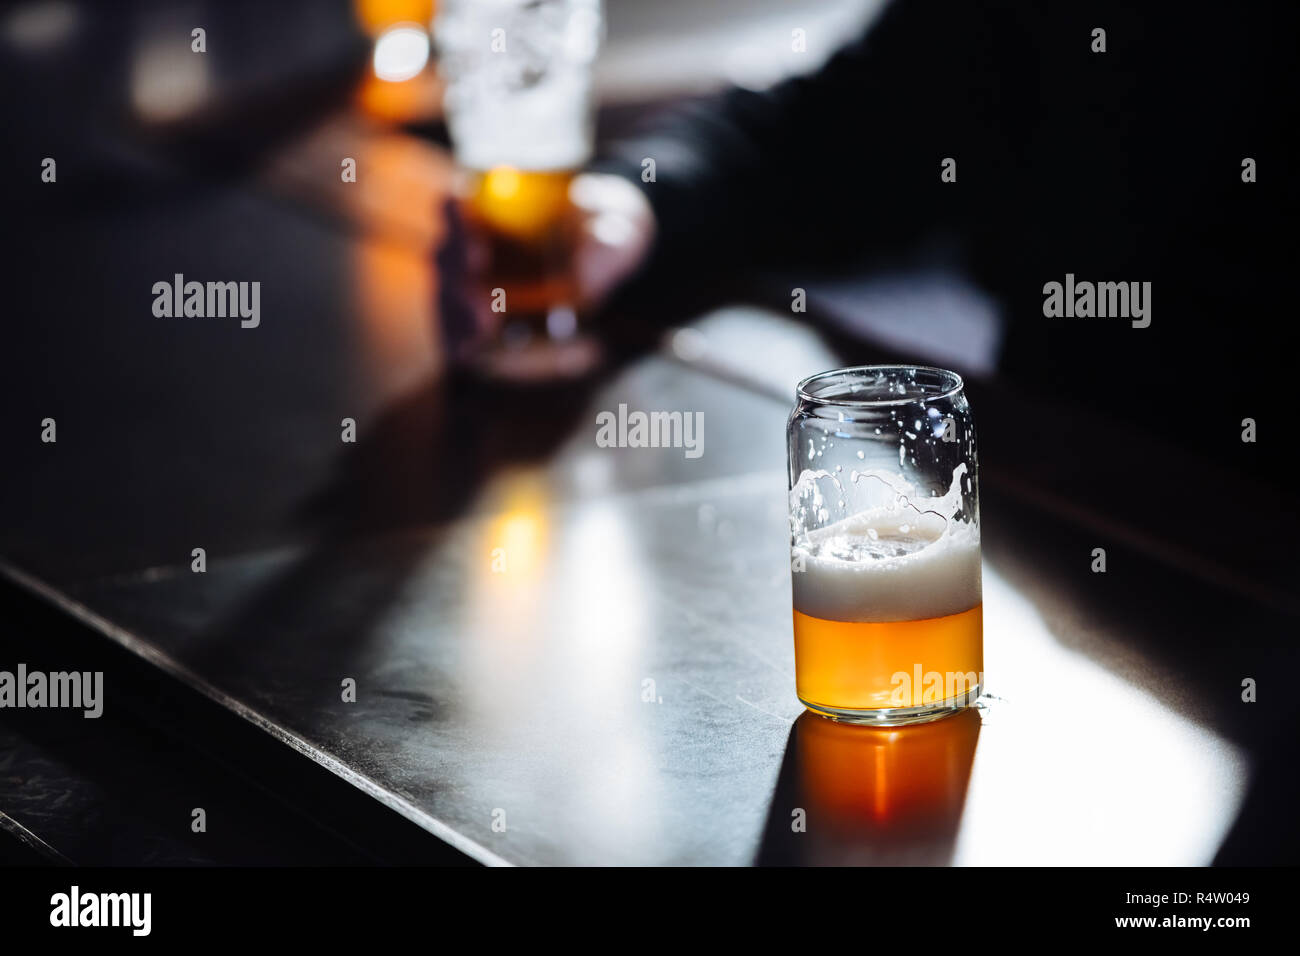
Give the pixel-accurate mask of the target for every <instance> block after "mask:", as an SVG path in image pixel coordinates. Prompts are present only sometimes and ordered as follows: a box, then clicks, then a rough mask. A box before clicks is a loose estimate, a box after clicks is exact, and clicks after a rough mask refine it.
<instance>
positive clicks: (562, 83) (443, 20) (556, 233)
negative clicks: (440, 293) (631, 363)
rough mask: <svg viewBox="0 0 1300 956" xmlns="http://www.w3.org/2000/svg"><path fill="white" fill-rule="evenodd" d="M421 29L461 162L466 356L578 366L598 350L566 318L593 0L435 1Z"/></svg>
mask: <svg viewBox="0 0 1300 956" xmlns="http://www.w3.org/2000/svg"><path fill="white" fill-rule="evenodd" d="M434 30H435V39H436V43H437V48H438V55H439V69H440V70H441V72H442V74H443V79H444V82H445V83H446V93H445V96H444V110H445V113H446V118H447V126H448V130H449V131H450V134H451V139H452V144H453V150H454V152H455V156H456V160H457V163H458V164H459V166H460V167H461V170H462V175H461V177H460V181H459V183H458V186H457V189H456V198H457V206H458V209H457V214H458V217H459V219H460V221H461V222H462V223H463V225H464V226H465V233H464V234H463V235H462V236H458V239H459V241H464V242H465V243H466V245H467V249H466V251H465V255H464V260H463V261H464V265H465V268H466V269H467V270H468V271H469V273H470V274H469V276H468V280H469V281H468V283H467V284H466V286H465V289H464V291H465V294H466V295H468V296H469V297H471V299H472V311H473V313H474V316H475V318H474V322H475V324H476V330H475V331H476V337H477V341H476V344H475V348H474V351H473V356H472V361H473V363H474V364H475V366H476V367H478V368H479V369H480V370H482V371H484V372H486V373H487V374H489V375H492V376H496V377H506V378H514V379H545V378H553V377H557V376H566V375H575V374H581V373H583V372H585V371H587V370H588V369H589V368H591V366H593V365H594V364H595V363H596V361H597V359H598V358H599V350H598V349H597V347H596V344H595V342H594V340H593V339H591V337H590V336H589V335H588V334H587V333H586V332H585V330H583V329H582V328H581V324H580V321H579V316H578V308H577V290H576V276H575V265H574V254H575V251H576V249H577V244H578V241H579V234H580V230H581V216H580V213H579V211H578V209H577V207H576V206H575V204H574V202H573V198H572V196H571V195H570V186H571V184H572V181H573V178H574V176H575V174H576V173H577V171H578V170H579V169H581V168H582V166H583V165H584V164H586V162H587V161H588V160H589V159H590V157H591V152H592V139H593V116H592V114H593V97H592V66H593V64H594V62H595V58H596V54H597V52H598V50H599V47H600V40H601V34H602V30H603V20H602V15H601V4H600V0H443V2H441V3H439V4H438V13H437V18H436V20H435V22H434Z"/></svg>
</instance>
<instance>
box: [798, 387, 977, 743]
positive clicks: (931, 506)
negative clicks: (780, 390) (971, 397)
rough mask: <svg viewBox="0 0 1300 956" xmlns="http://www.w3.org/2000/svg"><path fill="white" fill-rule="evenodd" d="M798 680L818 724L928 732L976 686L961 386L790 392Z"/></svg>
mask: <svg viewBox="0 0 1300 956" xmlns="http://www.w3.org/2000/svg"><path fill="white" fill-rule="evenodd" d="M787 446H788V452H789V470H790V486H789V487H790V545H791V554H790V570H791V575H790V577H791V583H792V590H793V596H794V648H795V680H796V685H797V693H798V695H799V699H800V701H802V702H803V704H804V706H806V707H807V708H808V709H809V710H812V711H814V712H816V713H818V714H821V715H822V716H824V717H830V718H833V719H836V720H844V721H850V722H855V723H863V724H876V725H891V724H906V723H914V722H919V721H924V720H933V719H935V718H937V717H943V716H945V715H948V714H952V713H956V712H957V711H959V710H961V708H963V707H965V706H967V705H968V704H971V703H973V702H974V701H975V700H976V699H977V698H978V696H979V694H980V692H981V690H982V687H983V681H984V679H983V667H984V627H983V605H982V595H981V585H980V525H979V460H978V456H977V453H976V445H975V423H974V419H973V418H972V416H971V409H970V405H969V404H968V403H967V401H966V396H965V393H964V390H963V383H962V380H961V376H959V375H957V374H956V373H955V372H949V371H945V370H943V369H938V368H926V367H924V366H916V365H864V366H860V367H857V368H845V369H836V370H833V371H829V372H822V373H821V374H819V375H813V376H811V377H810V378H806V379H804V380H803V381H802V382H800V383H799V385H798V389H797V393H796V402H795V406H794V410H793V411H792V412H791V413H790V419H789V423H788V426H787Z"/></svg>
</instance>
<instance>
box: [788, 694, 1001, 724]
mask: <svg viewBox="0 0 1300 956" xmlns="http://www.w3.org/2000/svg"><path fill="white" fill-rule="evenodd" d="M983 689H984V688H983V687H982V686H976V687H975V688H973V689H972V690H970V691H969V692H967V693H965V694H961V695H960V696H958V697H949V698H947V699H946V700H938V701H935V702H934V703H933V704H922V705H921V706H920V707H873V708H871V709H870V710H849V709H846V708H843V707H828V706H826V705H825V704H815V703H813V702H812V701H809V700H804V699H803V698H802V697H800V698H799V703H801V704H803V705H804V706H805V707H807V708H808V709H809V710H811V711H812V712H813V713H814V714H817V715H818V716H819V717H825V718H827V719H829V720H838V721H841V722H843V723H846V724H860V725H862V726H864V727H902V726H905V725H906V724H923V723H925V722H926V721H930V720H940V719H941V718H944V717H951V716H952V715H953V714H959V713H961V712H962V711H963V710H965V709H966V708H967V707H971V706H973V705H974V703H975V701H977V700H979V697H980V694H981V693H982V692H983Z"/></svg>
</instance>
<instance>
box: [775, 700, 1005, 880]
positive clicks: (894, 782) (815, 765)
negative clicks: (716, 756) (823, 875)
mask: <svg viewBox="0 0 1300 956" xmlns="http://www.w3.org/2000/svg"><path fill="white" fill-rule="evenodd" d="M980 725H981V713H980V711H979V709H978V708H967V709H965V710H963V711H961V712H960V713H958V714H956V715H955V716H952V717H948V718H945V719H943V720H936V721H932V722H930V723H926V724H918V725H915V726H911V727H902V728H889V727H863V726H858V725H853V724H846V723H841V722H838V721H832V720H827V719H825V718H823V717H820V716H818V715H816V714H814V713H812V712H810V711H807V712H805V713H804V714H802V715H801V716H800V717H799V719H798V720H796V721H795V723H794V727H793V728H792V729H791V731H790V739H789V742H788V743H787V745H786V751H785V760H784V762H783V763H782V765H781V774H780V777H779V778H778V780H777V785H776V792H775V793H774V794H773V796H772V805H771V808H770V809H769V811H768V819H767V825H766V830H765V832H764V835H763V843H762V846H761V847H760V849H759V853H758V858H757V859H756V860H755V862H756V863H758V864H760V865H775V866H801V865H822V866H824V865H840V866H865V865H914V866H915V865H919V866H926V865H931V866H932V865H943V864H947V863H950V862H951V861H952V857H953V848H954V845H955V843H956V839H957V833H958V828H959V825H960V823H961V815H962V809H963V807H964V806H965V803H966V788H967V785H968V784H969V782H970V776H971V767H972V765H973V763H974V758H975V744H976V742H977V741H978V740H979V735H980Z"/></svg>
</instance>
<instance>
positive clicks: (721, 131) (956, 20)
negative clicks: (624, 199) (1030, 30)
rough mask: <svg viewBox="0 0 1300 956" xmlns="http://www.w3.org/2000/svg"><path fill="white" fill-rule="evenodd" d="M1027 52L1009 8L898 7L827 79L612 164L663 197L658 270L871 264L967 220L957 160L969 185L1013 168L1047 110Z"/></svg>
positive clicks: (679, 118)
mask: <svg viewBox="0 0 1300 956" xmlns="http://www.w3.org/2000/svg"><path fill="white" fill-rule="evenodd" d="M1025 42H1026V41H1025V38H1024V36H1023V32H1022V31H1021V30H1020V29H1019V27H1018V25H1017V24H1016V23H1015V18H1014V17H1013V16H1011V15H1010V14H1009V13H1008V12H1007V11H1006V10H1003V9H1002V8H1001V7H1000V5H999V4H998V3H996V2H986V3H971V2H970V0H895V2H893V3H891V4H890V5H889V6H888V7H887V9H886V10H885V11H884V12H883V14H882V15H881V16H880V17H879V18H878V20H877V21H876V22H875V23H874V24H873V25H872V26H871V27H870V28H869V29H868V30H867V32H866V33H865V35H863V36H862V37H860V38H858V39H857V40H855V41H854V42H852V43H851V44H850V45H848V46H846V47H844V48H843V49H842V50H841V51H840V52H839V53H837V54H836V55H835V56H834V57H832V59H831V60H829V61H828V62H827V63H826V65H825V66H823V67H822V68H821V69H820V70H819V71H817V72H816V73H814V74H812V75H809V76H804V77H798V78H794V79H790V80H787V81H785V82H782V83H780V84H779V85H777V86H775V87H773V88H772V89H770V90H767V91H763V92H756V91H751V90H743V89H733V90H730V91H728V92H726V93H723V94H721V95H719V96H717V97H714V98H711V99H709V100H707V101H703V102H696V103H693V104H691V105H689V106H686V107H684V108H682V109H680V110H679V111H677V112H676V114H675V115H674V116H672V117H671V119H669V120H668V121H666V122H663V123H661V124H660V125H659V127H658V128H657V129H655V130H653V131H652V132H650V133H649V134H647V135H646V136H644V137H641V138H637V139H633V140H630V141H627V142H623V143H619V144H617V145H616V146H614V147H613V148H612V149H611V150H610V151H609V153H608V154H607V155H606V156H605V157H604V159H603V161H602V162H601V163H599V164H598V166H599V167H600V168H603V169H605V170H617V171H619V172H621V173H623V174H624V175H626V176H628V177H629V178H631V179H633V180H634V181H635V182H637V183H638V185H640V186H641V188H642V189H643V190H644V192H645V194H646V195H647V197H648V198H649V199H650V201H651V203H652V205H653V206H654V208H655V211H656V215H657V218H658V221H659V242H658V243H657V246H656V251H655V255H654V263H655V265H657V266H660V267H662V266H664V265H666V264H669V263H671V264H672V265H673V266H674V267H678V268H682V267H685V268H690V267H691V266H697V267H707V268H710V269H722V270H734V269H738V268H744V269H747V270H748V269H751V268H762V267H764V266H765V265H769V264H775V263H780V264H781V265H782V266H787V267H788V266H792V265H799V264H801V263H806V262H812V263H816V264H827V263H831V262H833V261H836V260H841V259H845V258H846V257H847V256H848V255H852V256H853V258H855V259H858V258H860V257H861V256H862V255H863V254H864V253H868V254H869V252H870V251H871V250H872V249H873V248H875V247H877V246H879V247H881V248H888V247H891V246H895V245H897V244H898V243H899V242H900V241H906V240H907V239H908V238H911V237H918V236H920V235H922V234H924V233H925V232H927V231H929V230H932V229H934V228H935V227H939V226H943V225H944V224H945V223H947V222H949V221H953V220H959V219H961V217H962V216H963V215H966V209H968V208H970V206H969V204H967V203H965V202H963V201H962V198H961V191H960V190H957V191H954V190H951V189H949V190H948V191H946V192H944V191H943V184H942V183H941V181H940V170H941V162H942V160H943V159H944V158H945V157H953V158H956V159H957V160H958V181H959V182H960V180H961V177H962V176H963V175H968V176H969V178H970V179H971V180H973V181H983V182H989V181H990V179H989V176H990V175H991V174H994V173H998V174H1006V173H1009V172H1010V171H1011V170H1012V167H1013V166H1014V162H1013V156H1014V154H1015V151H1016V145H1015V144H1016V142H1017V141H1018V140H1021V139H1023V138H1024V137H1025V136H1026V135H1027V129H1026V128H1025V127H1026V117H1027V116H1028V115H1029V111H1031V110H1032V104H1026V103H1024V102H1021V101H1019V100H1018V99H1017V97H1022V96H1024V95H1025V92H1024V91H1026V90H1032V89H1033V88H1034V87H1033V85H1032V84H1028V85H1026V84H1025V82H1024V76H1023V74H1024V72H1025V71H1026V69H1027V68H1028V59H1027V57H1026V56H1025V51H1024V44H1025ZM647 157H649V158H652V159H654V161H655V176H656V178H655V181H654V182H643V181H642V177H641V172H642V169H643V166H642V163H643V160H644V159H645V158H647ZM997 166H1001V167H1003V168H1002V169H1000V170H995V169H993V168H992V167H997Z"/></svg>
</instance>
